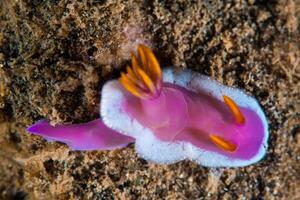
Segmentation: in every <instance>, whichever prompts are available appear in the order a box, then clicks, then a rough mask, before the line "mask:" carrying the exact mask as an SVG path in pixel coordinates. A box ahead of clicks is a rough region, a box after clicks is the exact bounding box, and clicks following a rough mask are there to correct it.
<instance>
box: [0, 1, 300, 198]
mask: <svg viewBox="0 0 300 200" xmlns="http://www.w3.org/2000/svg"><path fill="white" fill-rule="evenodd" d="M299 4H300V2H299V1H298V2H297V0H295V1H292V0H289V1H288V0H287V1H284V0H282V1H255V0H249V1H232V2H231V1H230V2H229V1H228V3H223V1H185V0H182V1H180V0H178V1H147V3H146V2H141V1H127V2H126V3H125V2H122V1H116V2H115V1H114V2H112V1H96V0H83V1H80V2H77V3H74V2H73V1H67V0H64V1H58V0H48V1H47V0H44V1H35V0H34V1H29V0H20V1H16V0H12V1H9V0H2V1H0V9H1V10H0V121H1V123H0V158H1V163H0V177H1V179H0V197H1V198H3V199H9V198H19V199H23V198H28V199H34V198H37V199H42V198H44V199H53V198H57V199H70V198H77V199H166V198H167V199H195V198H197V199H299V198H300V189H299V185H300V181H299V180H300V164H299V162H300V133H299V132H300V120H299V119H300V110H299V109H300V108H299V105H300V93H299V88H300V40H299V38H300V25H299V20H300V9H299V6H298V7H297V6H296V5H299ZM138 43H146V44H148V45H150V46H152V47H153V49H154V51H155V52H156V54H157V55H158V57H159V60H160V61H161V63H162V65H163V66H176V67H178V68H191V69H193V70H195V71H198V72H201V73H204V74H206V75H209V76H211V77H213V78H215V79H217V80H219V81H220V82H222V83H224V84H227V85H230V86H235V87H239V88H243V89H245V90H246V91H247V92H249V93H250V94H252V95H254V96H255V97H256V98H257V99H258V100H259V102H260V103H261V105H262V107H263V108H264V109H265V112H266V115H267V116H268V119H269V123H270V133H271V136H270V142H269V143H270V149H269V151H268V154H267V156H266V158H265V159H264V160H263V161H261V162H260V163H258V164H256V165H253V166H250V167H244V168H238V169H208V168H204V167H201V166H198V165H196V164H194V163H192V162H188V161H185V162H180V163H177V164H173V165H169V166H166V165H155V164H151V163H147V162H146V161H144V160H142V159H139V158H138V156H137V155H136V153H135V151H134V149H133V145H132V146H130V147H128V148H124V149H122V150H118V151H99V152H96V151H94V152H71V151H70V150H69V149H68V148H67V147H66V146H65V145H63V144H59V143H51V144H50V143H47V142H45V141H44V140H43V139H41V138H40V137H36V136H32V135H29V134H27V133H25V131H24V128H25V127H26V126H28V125H29V124H31V123H33V122H34V121H35V120H37V119H39V118H47V119H50V120H51V121H52V122H53V123H75V122H85V121H89V120H91V119H94V118H96V117H98V115H99V114H98V110H99V100H100V99H99V98H100V95H99V90H100V88H101V86H102V84H103V83H104V82H105V81H106V80H109V79H112V78H117V77H118V75H119V72H120V70H122V68H123V67H124V65H125V63H126V62H128V58H129V55H130V52H131V51H132V50H134V49H135V47H136V44H138ZM141 134H142V133H141Z"/></svg>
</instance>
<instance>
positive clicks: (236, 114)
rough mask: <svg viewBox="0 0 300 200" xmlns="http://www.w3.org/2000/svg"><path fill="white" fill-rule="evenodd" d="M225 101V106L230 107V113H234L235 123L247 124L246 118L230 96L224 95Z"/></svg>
mask: <svg viewBox="0 0 300 200" xmlns="http://www.w3.org/2000/svg"><path fill="white" fill-rule="evenodd" d="M223 99H224V102H225V104H226V105H227V106H228V107H229V109H230V111H231V112H232V114H233V116H234V119H235V121H236V122H237V123H239V124H245V122H246V120H245V117H244V115H243V113H242V112H241V110H240V109H239V107H238V106H237V105H236V103H235V102H234V101H233V100H232V99H231V98H230V97H229V96H226V95H223Z"/></svg>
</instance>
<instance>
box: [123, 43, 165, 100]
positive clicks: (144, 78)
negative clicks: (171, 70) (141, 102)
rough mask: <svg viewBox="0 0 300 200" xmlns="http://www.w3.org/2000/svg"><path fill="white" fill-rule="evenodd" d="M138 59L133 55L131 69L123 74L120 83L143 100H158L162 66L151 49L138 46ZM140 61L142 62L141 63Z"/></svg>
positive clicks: (128, 68)
mask: <svg viewBox="0 0 300 200" xmlns="http://www.w3.org/2000/svg"><path fill="white" fill-rule="evenodd" d="M138 56H139V60H138V58H137V57H136V56H135V55H134V54H132V55H131V67H129V66H127V68H126V70H127V73H123V72H122V73H121V78H120V82H121V84H122V85H123V86H124V88H126V89H127V90H128V91H129V92H130V93H131V94H133V95H135V96H136V97H139V98H143V99H153V98H156V97H157V96H158V95H159V93H160V91H161V87H162V72H161V68H160V65H159V63H158V61H157V59H156V57H155V55H154V53H153V52H152V50H151V49H150V48H149V47H146V46H145V45H142V44H140V45H138ZM139 61H140V62H139Z"/></svg>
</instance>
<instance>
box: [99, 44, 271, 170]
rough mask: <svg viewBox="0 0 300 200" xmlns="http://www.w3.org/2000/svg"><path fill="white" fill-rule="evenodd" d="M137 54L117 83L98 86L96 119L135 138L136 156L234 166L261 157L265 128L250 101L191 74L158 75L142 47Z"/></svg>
mask: <svg viewBox="0 0 300 200" xmlns="http://www.w3.org/2000/svg"><path fill="white" fill-rule="evenodd" d="M138 56H139V60H138V58H137V57H136V56H135V55H134V54H132V57H131V67H129V66H127V70H126V71H127V72H126V74H125V73H122V75H121V78H120V80H112V81H109V82H108V83H106V84H105V85H104V87H103V89H102V100H101V116H102V119H103V122H104V123H105V124H106V125H107V126H108V127H110V128H111V129H113V130H116V131H118V132H120V133H122V134H124V135H127V136H130V137H132V138H135V148H136V150H137V152H138V153H139V154H140V156H141V157H143V158H144V159H146V160H149V161H153V162H156V163H167V164H168V163H174V162H177V161H180V160H183V159H190V160H194V161H195V162H197V163H198V164H200V165H203V166H209V167H238V166H246V165H250V164H252V163H255V162H257V161H259V160H260V159H261V158H262V157H263V156H264V155H265V153H266V149H267V140H268V134H269V133H268V124H267V120H266V117H265V115H264V112H263V111H262V109H261V107H260V106H259V104H258V102H257V101H256V100H255V99H254V98H253V97H251V96H249V95H247V94H246V93H244V92H242V91H241V90H239V89H236V88H231V87H227V86H224V85H222V84H220V83H219V82H217V81H214V80H212V79H210V78H209V77H207V76H204V75H201V74H198V73H196V72H193V71H191V70H175V69H173V68H167V69H165V70H163V71H161V68H160V65H159V63H158V61H157V59H156V57H155V56H154V54H153V52H152V50H151V49H150V48H148V47H146V46H144V45H139V46H138Z"/></svg>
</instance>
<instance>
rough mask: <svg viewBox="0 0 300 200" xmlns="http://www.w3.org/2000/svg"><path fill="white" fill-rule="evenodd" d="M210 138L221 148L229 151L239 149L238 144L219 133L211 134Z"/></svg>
mask: <svg viewBox="0 0 300 200" xmlns="http://www.w3.org/2000/svg"><path fill="white" fill-rule="evenodd" d="M209 138H210V140H211V141H212V142H213V143H214V144H215V145H217V147H219V148H220V149H222V150H224V151H228V152H234V151H235V150H236V149H237V145H236V144H233V143H232V142H229V141H228V140H226V139H224V138H222V137H221V136H217V135H212V134H211V135H209Z"/></svg>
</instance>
